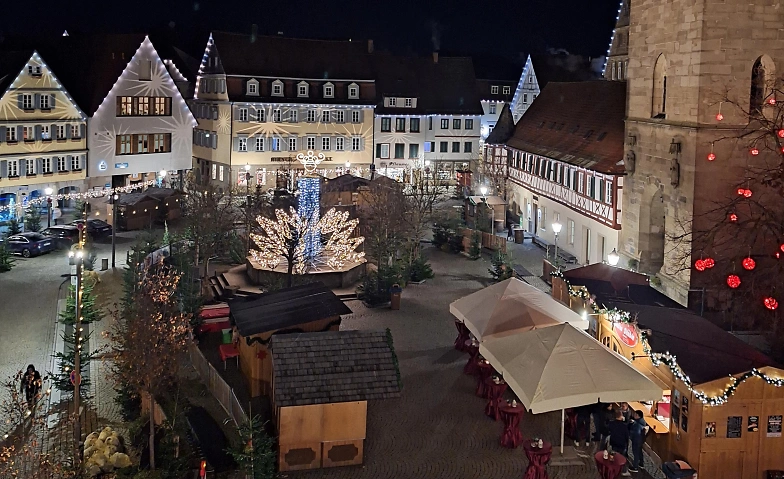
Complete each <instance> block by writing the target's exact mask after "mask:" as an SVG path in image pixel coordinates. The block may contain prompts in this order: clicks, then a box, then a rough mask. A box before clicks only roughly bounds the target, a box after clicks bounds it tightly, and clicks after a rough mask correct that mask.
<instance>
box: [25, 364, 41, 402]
mask: <svg viewBox="0 0 784 479" xmlns="http://www.w3.org/2000/svg"><path fill="white" fill-rule="evenodd" d="M41 384H42V380H41V373H39V372H38V371H36V370H35V366H33V365H32V364H29V365H28V366H27V371H26V372H25V373H24V375H23V376H22V388H21V392H23V393H25V399H27V406H28V408H30V409H33V407H35V403H36V401H37V400H38V393H39V392H41Z"/></svg>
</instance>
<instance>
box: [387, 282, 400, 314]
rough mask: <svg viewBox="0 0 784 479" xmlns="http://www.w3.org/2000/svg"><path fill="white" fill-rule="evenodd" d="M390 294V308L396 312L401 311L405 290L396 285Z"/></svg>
mask: <svg viewBox="0 0 784 479" xmlns="http://www.w3.org/2000/svg"><path fill="white" fill-rule="evenodd" d="M389 294H390V308H391V309H394V310H398V309H400V296H401V295H402V294H403V288H401V287H400V285H399V284H397V283H395V284H393V285H392V287H391V288H389Z"/></svg>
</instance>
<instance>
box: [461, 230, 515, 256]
mask: <svg viewBox="0 0 784 479" xmlns="http://www.w3.org/2000/svg"><path fill="white" fill-rule="evenodd" d="M474 231H477V230H472V229H470V228H463V229H462V230H460V234H462V235H463V250H464V251H468V249H469V248H470V247H471V238H473V235H474ZM482 248H487V249H489V250H492V251H499V250H500V251H501V252H502V253H506V238H505V237H503V236H497V235H491V234H490V233H485V232H482Z"/></svg>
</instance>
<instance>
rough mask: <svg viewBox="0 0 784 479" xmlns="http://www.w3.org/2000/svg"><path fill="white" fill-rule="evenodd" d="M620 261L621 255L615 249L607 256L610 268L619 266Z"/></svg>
mask: <svg viewBox="0 0 784 479" xmlns="http://www.w3.org/2000/svg"><path fill="white" fill-rule="evenodd" d="M620 259H621V255H619V254H618V251H616V250H615V248H613V250H612V251H610V254H608V255H607V262H608V263H610V266H618V261H620Z"/></svg>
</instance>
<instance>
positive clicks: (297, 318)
mask: <svg viewBox="0 0 784 479" xmlns="http://www.w3.org/2000/svg"><path fill="white" fill-rule="evenodd" d="M229 310H230V315H231V316H230V317H231V320H232V321H233V322H234V324H236V325H237V329H238V330H239V333H240V335H242V336H243V337H248V336H253V335H254V334H260V333H264V332H267V331H275V330H278V329H286V328H291V327H293V326H297V325H300V324H305V323H311V322H313V321H318V320H320V319H326V318H331V317H334V316H339V315H342V314H351V310H350V309H349V308H348V306H346V305H345V304H343V301H341V300H340V298H338V297H337V296H336V295H335V293H333V292H332V290H330V289H329V288H327V287H326V286H324V283H321V282H315V283H308V284H303V285H300V286H294V287H291V288H286V289H281V290H279V291H273V292H270V293H264V294H260V295H258V296H252V297H247V298H236V299H233V300H231V301H229Z"/></svg>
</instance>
